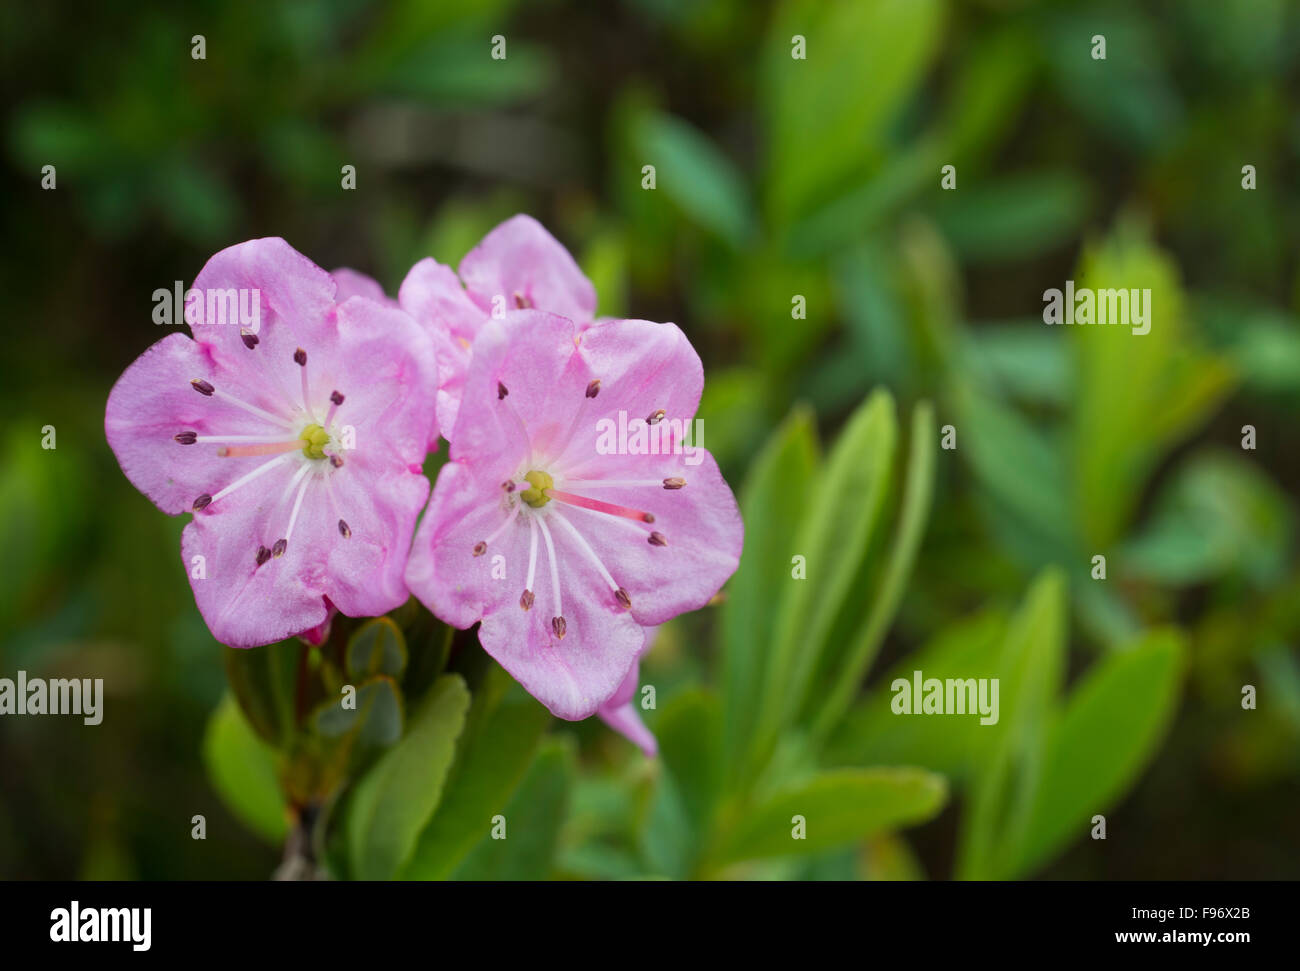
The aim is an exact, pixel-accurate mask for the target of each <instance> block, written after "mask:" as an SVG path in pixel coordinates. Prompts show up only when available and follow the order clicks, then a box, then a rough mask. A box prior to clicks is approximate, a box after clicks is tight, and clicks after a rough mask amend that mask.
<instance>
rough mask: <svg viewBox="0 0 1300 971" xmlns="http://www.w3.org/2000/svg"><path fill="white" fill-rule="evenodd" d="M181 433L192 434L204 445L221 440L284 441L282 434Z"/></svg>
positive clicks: (260, 443) (269, 442)
mask: <svg viewBox="0 0 1300 971" xmlns="http://www.w3.org/2000/svg"><path fill="white" fill-rule="evenodd" d="M182 434H185V435H193V436H194V440H195V441H196V442H201V443H203V444H205V445H206V444H211V443H221V442H246V443H249V444H252V445H265V444H276V445H278V444H280V443H281V442H283V441H284V436H283V435H200V434H198V433H197V432H182Z"/></svg>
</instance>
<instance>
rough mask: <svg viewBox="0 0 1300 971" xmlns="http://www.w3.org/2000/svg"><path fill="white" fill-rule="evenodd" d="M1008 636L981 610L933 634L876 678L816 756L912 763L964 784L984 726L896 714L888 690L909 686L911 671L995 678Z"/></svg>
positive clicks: (1000, 617) (1000, 618)
mask: <svg viewBox="0 0 1300 971" xmlns="http://www.w3.org/2000/svg"><path fill="white" fill-rule="evenodd" d="M1006 630H1007V620H1006V617H1005V615H1004V614H1003V613H1001V612H999V611H993V610H984V611H981V612H979V613H977V614H975V615H974V616H972V617H967V618H963V619H962V620H960V621H958V622H957V623H955V624H952V625H950V626H948V627H945V628H944V629H943V630H941V631H939V632H938V633H937V634H935V636H934V637H933V638H931V640H930V641H928V642H927V643H926V644H925V645H923V646H922V647H921V648H920V649H919V650H917V651H916V652H914V653H913V654H909V655H908V656H907V657H905V658H904V659H903V660H901V661H899V662H898V663H897V664H896V665H895V666H894V667H893V668H891V669H890V670H889V671H888V672H887V673H886V674H885V675H884V676H883V677H881V678H880V681H879V682H878V686H877V687H876V688H875V689H874V690H872V691H871V692H870V693H869V694H868V695H867V697H866V698H865V699H864V700H863V701H862V703H861V704H859V705H858V706H857V707H856V708H854V709H853V710H852V711H851V712H850V713H849V715H848V716H847V717H846V718H845V719H844V720H843V721H842V722H840V724H839V725H838V727H837V728H836V730H835V732H834V734H833V735H832V736H831V737H830V740H829V742H828V743H827V745H826V747H825V749H824V750H823V753H822V758H823V759H824V760H825V761H826V762H827V763H828V764H830V765H844V766H849V765H857V766H872V765H882V766H883V765H894V766H903V765H915V766H919V767H920V768H924V769H930V770H931V771H933V772H939V773H942V774H943V775H945V776H948V777H950V778H954V779H966V778H968V777H969V775H970V771H971V767H972V765H973V763H974V760H975V756H976V753H977V752H978V751H979V743H980V741H981V740H982V738H983V736H984V735H985V734H986V733H987V732H988V726H984V725H981V724H980V723H979V719H978V718H976V717H967V716H963V717H957V718H934V717H931V716H926V715H915V716H914V715H896V714H895V713H894V712H893V709H892V708H891V707H890V704H891V702H892V700H893V696H894V692H893V688H892V685H893V684H894V682H895V680H897V679H899V678H902V679H903V680H905V681H908V682H910V681H911V680H912V675H913V672H915V671H920V672H922V673H923V675H924V676H925V677H927V678H938V679H939V680H941V681H946V680H947V679H948V678H963V679H964V678H993V677H997V676H998V674H999V671H998V667H997V660H998V657H999V655H1000V654H1001V651H1002V646H1003V644H1004V643H1005V638H1006ZM999 704H1000V699H999Z"/></svg>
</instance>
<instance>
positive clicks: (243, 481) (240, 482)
mask: <svg viewBox="0 0 1300 971" xmlns="http://www.w3.org/2000/svg"><path fill="white" fill-rule="evenodd" d="M291 457H292V456H290V455H289V454H287V453H286V454H285V455H280V456H277V457H276V458H273V459H271V461H269V462H263V463H262V464H261V465H259V466H258V467H257V468H255V469H254V470H253V471H252V472H249V473H248V474H247V475H245V476H242V477H240V478H238V479H236V480H235V481H234V482H232V483H230V485H228V486H226V487H225V488H224V489H222V490H221V491H220V492H218V493H217V494H216V495H215V496H213V497H212V501H213V502H218V501H220V500H221V499H224V498H225V497H226V496H228V495H230V494H231V493H232V492H234V491H235V490H236V489H238V488H239V487H240V486H244V485H247V484H248V483H249V482H252V481H253V480H254V479H256V478H257V477H258V476H259V475H261V474H262V473H264V472H269V471H270V470H271V469H273V468H275V467H276V466H277V465H282V464H283V463H285V462H287V461H289V459H290V458H291Z"/></svg>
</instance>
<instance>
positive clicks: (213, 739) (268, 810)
mask: <svg viewBox="0 0 1300 971" xmlns="http://www.w3.org/2000/svg"><path fill="white" fill-rule="evenodd" d="M203 762H204V764H205V765H206V766H207V770H208V778H209V779H211V780H212V785H213V788H215V789H216V790H217V795H219V796H220V797H221V801H222V802H223V803H225V805H226V808H228V809H229V810H230V811H231V813H233V814H234V816H235V818H236V819H238V820H239V821H240V822H242V823H243V824H244V825H245V826H247V827H248V828H249V829H251V830H252V831H253V832H255V833H257V834H258V835H259V836H261V837H263V838H264V839H266V840H267V841H268V842H269V843H272V844H274V845H276V846H278V845H280V844H282V843H283V842H284V837H285V834H286V833H287V832H288V829H289V824H288V818H287V816H286V813H285V805H284V796H283V795H282V793H281V791H280V782H279V773H278V771H277V770H276V764H275V753H274V751H272V749H271V748H270V747H269V746H268V745H267V744H266V743H265V742H263V741H262V740H261V739H260V738H258V737H257V735H256V734H255V733H254V732H253V730H252V728H251V727H250V726H249V724H248V722H247V721H246V720H245V718H244V716H243V714H242V713H241V712H240V710H239V705H238V704H236V703H235V699H234V698H233V697H231V696H230V695H226V696H225V697H224V698H222V699H221V703H220V704H219V705H218V706H217V708H216V710H215V711H213V713H212V717H211V718H209V719H208V727H207V730H206V731H205V732H204V734H203Z"/></svg>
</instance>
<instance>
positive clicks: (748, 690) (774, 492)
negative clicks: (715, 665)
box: [721, 408, 818, 782]
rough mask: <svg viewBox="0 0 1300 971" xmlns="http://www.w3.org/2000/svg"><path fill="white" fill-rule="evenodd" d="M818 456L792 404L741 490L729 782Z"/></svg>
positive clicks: (728, 670)
mask: <svg viewBox="0 0 1300 971" xmlns="http://www.w3.org/2000/svg"><path fill="white" fill-rule="evenodd" d="M817 461H818V456H817V433H816V429H815V428H814V426H813V417H812V414H811V413H810V412H809V411H807V410H806V409H803V408H797V409H795V410H794V411H793V412H791V414H790V416H789V417H788V418H787V419H786V420H785V422H784V423H782V425H781V427H780V428H778V429H777V430H776V432H775V433H774V434H773V435H772V438H771V439H770V440H769V441H768V443H767V445H765V446H764V448H763V450H762V451H761V452H760V453H759V455H758V457H757V458H756V459H755V460H754V464H753V466H752V467H751V470H750V473H749V477H748V478H747V479H746V481H745V487H744V489H743V490H742V491H741V498H740V509H741V513H742V515H743V517H744V521H745V549H744V552H743V553H742V554H741V557H740V567H739V569H737V570H736V573H735V575H734V576H733V577H732V578H731V580H730V581H729V582H728V583H727V599H726V600H725V601H724V602H723V604H722V608H721V628H722V635H721V636H722V685H723V711H724V720H725V727H724V736H725V737H724V746H723V750H724V753H725V762H726V765H727V766H728V772H729V775H730V776H731V777H732V781H733V782H734V781H735V778H734V777H735V776H737V775H738V774H739V770H740V762H741V759H742V757H743V754H744V748H745V745H746V744H747V743H748V741H749V738H750V735H751V733H752V731H753V727H754V719H755V712H756V709H757V706H758V702H759V694H760V692H761V690H762V687H763V677H764V661H765V659H766V657H767V653H768V647H769V645H770V644H771V640H772V631H773V628H774V627H775V623H776V616H775V615H776V609H777V605H778V604H779V603H780V598H781V594H782V593H783V592H784V591H785V590H786V589H787V588H788V584H789V583H791V577H790V570H791V557H792V556H793V555H794V553H795V546H794V542H795V537H794V533H795V529H796V524H797V522H798V520H797V517H796V516H794V515H793V513H794V511H795V510H797V509H801V508H803V506H804V504H805V503H806V502H807V501H808V497H809V496H810V495H811V492H812V481H813V476H814V474H815V471H816V467H817Z"/></svg>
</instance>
